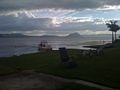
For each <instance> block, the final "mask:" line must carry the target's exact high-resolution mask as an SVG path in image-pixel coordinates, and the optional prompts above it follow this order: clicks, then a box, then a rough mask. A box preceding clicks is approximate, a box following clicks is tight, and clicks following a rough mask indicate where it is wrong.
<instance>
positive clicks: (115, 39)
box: [115, 32, 116, 40]
mask: <svg viewBox="0 0 120 90" xmlns="http://www.w3.org/2000/svg"><path fill="white" fill-rule="evenodd" d="M115 40H116V32H115Z"/></svg>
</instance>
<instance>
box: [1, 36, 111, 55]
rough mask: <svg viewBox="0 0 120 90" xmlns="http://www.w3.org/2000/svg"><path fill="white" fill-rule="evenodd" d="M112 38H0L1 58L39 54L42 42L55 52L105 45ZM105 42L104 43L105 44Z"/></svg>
mask: <svg viewBox="0 0 120 90" xmlns="http://www.w3.org/2000/svg"><path fill="white" fill-rule="evenodd" d="M110 39H111V38H108V37H107V38H104V37H102V38H101V37H97V38H96V37H91V38H89V37H88V38H79V39H78V38H77V39H76V38H69V39H63V38H62V39H60V38H40V37H22V38H0V57H9V56H13V55H21V54H26V53H35V52H38V44H39V43H40V42H41V41H42V40H47V41H48V43H49V44H50V45H51V46H52V48H53V50H57V49H58V48H59V47H66V48H73V49H81V48H83V47H82V46H84V45H96V44H103V43H107V42H109V41H110ZM103 40H104V42H103Z"/></svg>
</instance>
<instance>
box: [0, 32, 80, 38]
mask: <svg viewBox="0 0 120 90" xmlns="http://www.w3.org/2000/svg"><path fill="white" fill-rule="evenodd" d="M0 37H42V38H44V37H51V38H52V37H54V38H55V37H56V38H60V37H64V38H80V37H82V35H80V34H79V33H71V34H69V35H67V36H57V35H42V36H28V35H24V34H20V33H11V34H0Z"/></svg>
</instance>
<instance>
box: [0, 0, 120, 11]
mask: <svg viewBox="0 0 120 90" xmlns="http://www.w3.org/2000/svg"><path fill="white" fill-rule="evenodd" d="M119 4H120V0H1V1H0V10H1V11H6V10H20V9H39V8H40V9H43V8H55V9H60V8H61V9H86V8H99V7H103V6H104V5H119Z"/></svg>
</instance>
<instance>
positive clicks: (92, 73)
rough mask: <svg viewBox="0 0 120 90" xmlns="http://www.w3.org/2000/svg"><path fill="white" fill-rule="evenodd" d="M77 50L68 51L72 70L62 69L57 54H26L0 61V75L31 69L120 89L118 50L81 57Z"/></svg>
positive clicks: (48, 52) (111, 49)
mask: <svg viewBox="0 0 120 90" xmlns="http://www.w3.org/2000/svg"><path fill="white" fill-rule="evenodd" d="M79 52H80V51H79V50H68V53H69V55H70V56H73V57H74V60H75V61H76V62H77V67H75V68H72V69H70V68H65V67H64V65H62V64H61V60H60V56H59V52H58V51H47V52H41V53H35V54H26V55H21V56H14V57H10V58H0V75H6V74H10V73H15V72H19V71H21V70H28V69H33V70H35V71H36V72H43V73H49V74H53V75H58V76H62V77H66V78H74V79H82V80H87V81H92V82H96V83H99V84H103V85H107V86H111V87H116V88H120V48H119V47H117V48H110V49H105V50H104V55H102V56H93V57H82V56H81V55H80V54H79Z"/></svg>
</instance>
